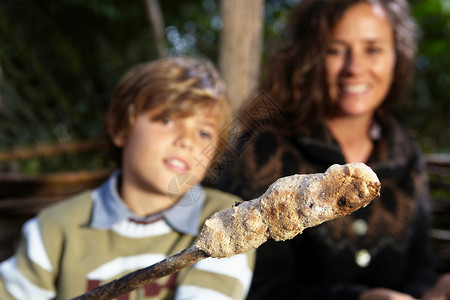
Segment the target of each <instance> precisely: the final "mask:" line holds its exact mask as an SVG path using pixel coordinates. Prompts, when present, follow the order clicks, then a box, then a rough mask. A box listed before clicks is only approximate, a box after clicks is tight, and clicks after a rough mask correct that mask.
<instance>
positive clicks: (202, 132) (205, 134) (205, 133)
mask: <svg viewBox="0 0 450 300" xmlns="http://www.w3.org/2000/svg"><path fill="white" fill-rule="evenodd" d="M200 136H201V137H202V138H205V139H211V138H212V135H211V133H209V132H208V131H205V130H200Z"/></svg>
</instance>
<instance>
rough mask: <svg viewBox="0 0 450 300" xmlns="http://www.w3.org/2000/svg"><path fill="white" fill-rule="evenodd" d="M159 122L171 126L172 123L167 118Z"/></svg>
mask: <svg viewBox="0 0 450 300" xmlns="http://www.w3.org/2000/svg"><path fill="white" fill-rule="evenodd" d="M161 122H162V123H163V124H167V125H168V124H172V123H173V120H172V119H171V118H169V117H164V118H163V119H162V120H161Z"/></svg>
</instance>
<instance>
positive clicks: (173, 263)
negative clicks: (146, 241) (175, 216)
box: [72, 246, 210, 300]
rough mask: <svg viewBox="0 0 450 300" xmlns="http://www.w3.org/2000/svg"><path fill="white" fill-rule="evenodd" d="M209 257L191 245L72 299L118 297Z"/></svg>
mask: <svg viewBox="0 0 450 300" xmlns="http://www.w3.org/2000/svg"><path fill="white" fill-rule="evenodd" d="M208 257H210V256H209V255H208V254H206V253H205V252H203V251H202V250H200V249H199V248H197V247H196V246H191V247H189V248H186V249H184V250H183V251H181V252H178V253H177V254H174V255H172V256H169V257H167V258H166V259H164V260H162V261H160V262H158V263H156V264H154V265H151V266H149V267H146V268H143V269H140V270H137V271H135V272H132V273H128V274H126V275H124V276H122V277H121V278H119V279H116V280H113V281H111V282H108V283H106V284H104V285H101V286H99V287H97V288H95V289H93V290H91V291H89V292H87V293H85V294H83V295H81V296H78V297H76V298H73V299H72V300H106V299H113V298H117V297H118V296H121V295H124V294H127V293H129V292H131V291H133V290H135V289H137V288H139V287H141V286H144V285H146V284H148V283H150V282H152V281H155V280H157V279H159V278H162V277H164V276H167V275H170V274H172V273H175V272H177V271H179V270H181V269H184V268H187V267H189V266H191V265H193V264H195V263H196V262H198V261H200V260H202V259H205V258H208Z"/></svg>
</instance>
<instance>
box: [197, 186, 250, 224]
mask: <svg viewBox="0 0 450 300" xmlns="http://www.w3.org/2000/svg"><path fill="white" fill-rule="evenodd" d="M204 190H205V204H204V207H203V212H202V221H204V220H206V219H208V218H209V217H210V216H212V215H213V214H214V213H215V212H218V211H220V210H223V209H226V208H230V207H232V206H233V205H234V204H236V202H241V201H242V199H241V198H240V197H238V196H236V195H233V194H230V193H226V192H222V191H220V190H218V189H215V188H211V187H205V188H204Z"/></svg>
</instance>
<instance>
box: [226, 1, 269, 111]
mask: <svg viewBox="0 0 450 300" xmlns="http://www.w3.org/2000/svg"><path fill="white" fill-rule="evenodd" d="M263 8H264V0H222V1H221V15H222V20H223V28H222V32H221V39H220V50H219V68H220V71H221V73H222V75H223V77H224V80H225V82H226V84H227V94H228V97H229V99H230V101H231V103H232V107H233V112H235V113H236V112H237V111H238V110H239V108H240V107H241V106H242V104H243V102H244V101H247V100H248V99H251V98H252V96H253V95H254V93H255V92H256V89H257V87H258V84H259V72H260V61H261V52H262V51H261V44H262V26H263V25H262V24H263Z"/></svg>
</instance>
